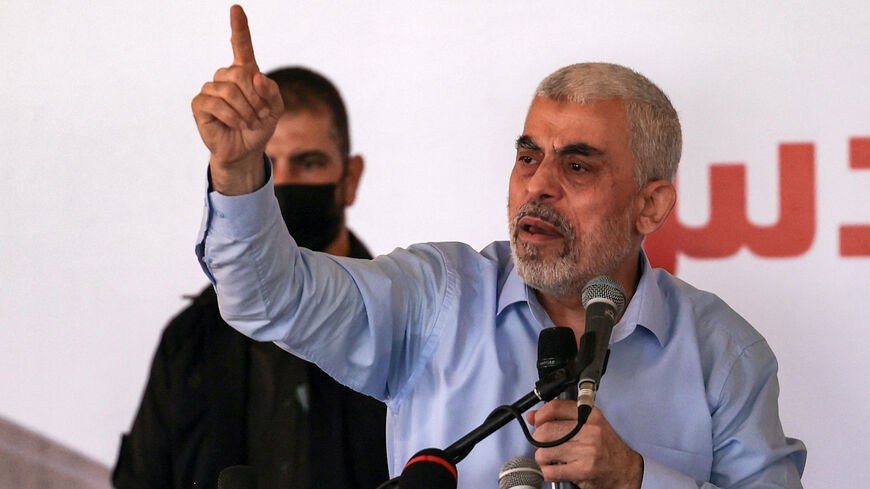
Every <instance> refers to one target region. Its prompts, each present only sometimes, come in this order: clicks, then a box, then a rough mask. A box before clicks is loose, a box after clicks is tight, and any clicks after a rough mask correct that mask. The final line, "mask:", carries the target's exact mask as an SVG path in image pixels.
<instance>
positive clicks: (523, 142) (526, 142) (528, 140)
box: [516, 134, 541, 151]
mask: <svg viewBox="0 0 870 489" xmlns="http://www.w3.org/2000/svg"><path fill="white" fill-rule="evenodd" d="M516 146H517V149H520V148H522V149H530V150H533V151H538V150H540V149H541V147H540V146H538V144H537V143H535V140H534V139H532V137H531V136H526V135H525V134H524V135H522V136H520V137H518V138H517V143H516Z"/></svg>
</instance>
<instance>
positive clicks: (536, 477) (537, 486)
mask: <svg viewBox="0 0 870 489" xmlns="http://www.w3.org/2000/svg"><path fill="white" fill-rule="evenodd" d="M543 483H544V473H543V472H541V467H539V466H538V463H537V462H535V461H534V460H532V459H530V458H529V457H514V458H512V459H510V460H508V461H507V462H505V464H504V465H502V466H501V470H500V471H499V473H498V487H500V488H501V489H541V484H543Z"/></svg>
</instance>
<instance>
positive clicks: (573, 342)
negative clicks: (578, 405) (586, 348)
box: [538, 326, 577, 401]
mask: <svg viewBox="0 0 870 489" xmlns="http://www.w3.org/2000/svg"><path fill="white" fill-rule="evenodd" d="M576 355H577V337H576V336H574V330H572V329H571V328H566V327H563V326H556V327H555V328H546V329H543V330H541V333H540V335H538V378H539V379H545V378H547V376H548V375H550V374H552V373H553V372H555V371H556V370H559V369H560V368H565V367H567V366H568V364H570V363H571V362H572V361H574V356H576ZM559 399H572V400H575V401H576V400H577V384H576V383H575V384H573V385H572V386H569V387H568V388H566V389H565V390H564V391H563V392H562V393H561V394H559Z"/></svg>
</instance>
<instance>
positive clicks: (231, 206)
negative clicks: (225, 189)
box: [195, 155, 281, 284]
mask: <svg viewBox="0 0 870 489" xmlns="http://www.w3.org/2000/svg"><path fill="white" fill-rule="evenodd" d="M263 164H264V166H265V170H266V183H265V184H264V185H263V186H262V187H260V188H259V189H257V190H255V191H254V192H251V193H249V194H244V195H235V196H229V195H223V194H221V193H220V192H217V191H215V190H211V174H210V173H208V174H207V179H208V183H207V190H206V197H205V204H204V207H203V215H202V222H201V223H200V229H199V233H198V235H197V240H196V247H195V252H196V256H197V259H198V261H199V263H200V266H201V267H202V270H203V272H205V274H206V276H207V277H208V279H209V280H210V281H211V283H212V284H214V283H215V279H214V277H213V276H212V274H211V272H210V271H209V269H208V265H209V264H210V263H211V257H210V256H206V255H207V249H206V246H205V243H206V240H207V239H217V240H220V241H246V240H249V239H251V238H252V237H254V236H256V235H258V234H259V233H261V232H262V231H263V229H264V228H265V227H267V226H268V223H271V222H274V220H275V219H278V220H280V219H281V210H280V208H279V207H278V202H277V201H276V200H275V190H274V184H273V182H272V162H271V161H269V158H268V157H267V156H266V155H263Z"/></svg>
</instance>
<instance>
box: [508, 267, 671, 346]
mask: <svg viewBox="0 0 870 489" xmlns="http://www.w3.org/2000/svg"><path fill="white" fill-rule="evenodd" d="M639 260H640V263H639V264H638V265H639V268H640V271H641V274H640V281H639V282H638V284H637V290H635V291H634V295H633V296H632V298H631V301H630V302H629V303H628V307H627V308H626V310H625V314H623V315H622V318H621V319H620V321H619V322H618V323H617V324H616V325H615V326H614V327H613V333H612V335H611V337H610V343H611V344H612V343H616V342H618V341H621V340H623V339H625V338H627V337H628V336H629V335H630V334H631V333H633V332H634V331H635V329H636V328H637V326H641V327H643V328H645V329H647V330H649V331H650V332H651V333H652V334H653V335H655V337H656V339H657V340H658V342H659V344H660V345H664V344H665V343H666V342H667V340H668V337H669V335H670V329H669V327H668V320H667V311H666V310H665V300H664V297H663V295H662V291H661V289H659V286H658V282H657V281H656V278H655V275H656V273H655V272H654V271H653V269H652V266H651V265H650V263H649V259H648V258H647V256H646V252H644V251H641V253H640V258H639ZM509 266H510V271H509V272H508V274H507V276H506V278H505V281H504V284H503V285H502V287H501V291H500V294H499V296H498V309H497V311H496V314H501V312H502V311H503V310H504V309H506V308H507V307H508V306H509V305H511V304H514V303H516V302H526V303H528V304H529V307H530V308H533V309H534V307H533V306H534V305H535V304H537V301H536V300H535V298H534V297H533V296H534V291H533V290H532V289H531V287H529V286H527V285H526V284H525V283H523V281H522V279H521V278H520V276H519V274H517V269H516V267H515V266H514V265H513V262H511V263H510V265H509ZM543 315H544V316H546V314H545V313H544V314H543ZM536 316H537V314H536ZM542 319H543V318H538V320H539V321H541V320H542ZM541 324H542V325H543V327H547V325H548V324H552V321H550V320H549V317H547V318H546V320H544V321H541Z"/></svg>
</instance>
